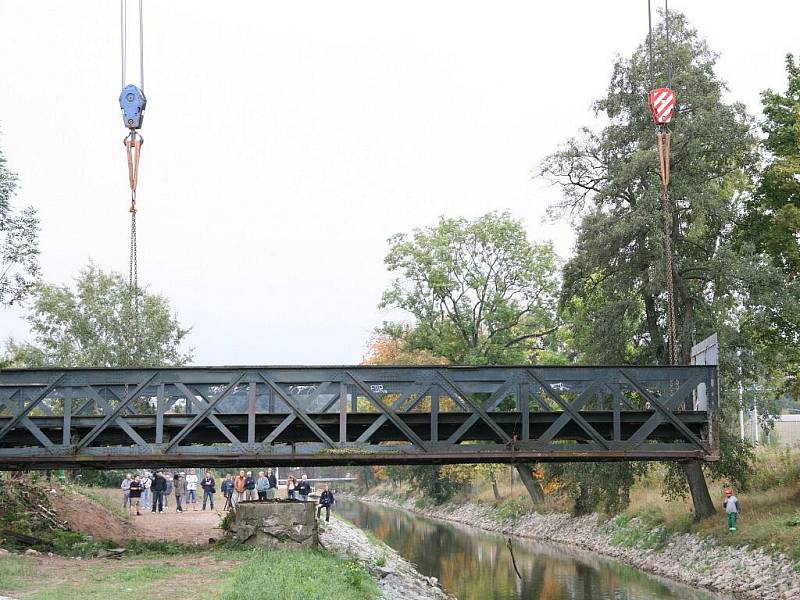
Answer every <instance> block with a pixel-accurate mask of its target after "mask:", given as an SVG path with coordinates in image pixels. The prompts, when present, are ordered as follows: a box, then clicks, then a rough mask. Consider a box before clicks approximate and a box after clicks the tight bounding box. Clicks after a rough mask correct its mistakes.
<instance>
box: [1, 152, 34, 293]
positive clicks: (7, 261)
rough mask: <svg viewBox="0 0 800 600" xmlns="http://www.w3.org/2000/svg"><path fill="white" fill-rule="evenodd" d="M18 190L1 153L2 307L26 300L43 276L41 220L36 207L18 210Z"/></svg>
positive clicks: (15, 180) (15, 179)
mask: <svg viewBox="0 0 800 600" xmlns="http://www.w3.org/2000/svg"><path fill="white" fill-rule="evenodd" d="M16 189H17V177H16V175H15V174H14V173H12V172H11V171H10V170H9V169H8V167H7V165H6V159H5V157H4V156H3V152H2V150H0V306H9V305H11V304H14V303H15V302H18V301H20V300H21V299H22V298H24V297H25V295H26V294H27V293H28V292H29V291H30V289H31V286H32V285H33V284H34V282H35V281H36V279H37V277H38V276H39V219H38V218H37V216H36V211H35V210H34V209H33V207H30V206H29V207H26V208H23V209H22V210H20V211H15V210H14V207H13V206H12V202H11V200H12V198H13V197H14V193H15V191H16Z"/></svg>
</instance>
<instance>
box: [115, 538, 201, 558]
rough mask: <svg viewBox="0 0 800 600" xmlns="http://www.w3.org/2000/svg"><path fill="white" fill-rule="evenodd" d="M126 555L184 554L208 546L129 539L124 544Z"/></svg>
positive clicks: (158, 555)
mask: <svg viewBox="0 0 800 600" xmlns="http://www.w3.org/2000/svg"><path fill="white" fill-rule="evenodd" d="M125 548H126V552H125V554H126V556H138V557H142V558H144V557H148V556H153V557H157V558H161V557H164V556H185V555H187V554H199V553H201V552H207V551H208V547H206V546H196V545H193V544H181V543H179V542H170V541H166V540H163V541H162V540H130V541H129V542H127V543H126V544H125Z"/></svg>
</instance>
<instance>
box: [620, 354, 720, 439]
mask: <svg viewBox="0 0 800 600" xmlns="http://www.w3.org/2000/svg"><path fill="white" fill-rule="evenodd" d="M619 371H620V373H622V376H623V377H624V378H625V379H627V380H628V381H629V382H630V384H631V385H632V386H633V387H634V388H636V391H637V392H639V393H640V394H641V395H642V396H643V397H644V399H645V400H647V401H648V402H649V403H650V404H651V405H652V406H654V407H655V408H656V409H657V410H658V412H657V413H656V414H654V415H653V416H652V417H650V418H649V419H648V420H647V422H646V423H645V424H644V425H642V426H641V427H640V428H639V430H638V431H636V433H634V434H633V436H631V438H630V440H631V441H633V442H634V443H635V445H637V446H638V445H640V444H641V443H642V442H643V441H644V440H645V439H646V438H647V436H648V435H650V433H652V432H653V430H655V428H656V427H658V425H660V424H661V423H662V422H664V421H669V422H670V423H672V425H673V426H674V427H675V428H676V429H677V430H678V431H680V432H681V434H683V435H684V436H685V437H686V439H687V440H689V441H690V442H691V443H693V444H694V445H696V446H697V447H698V448H700V449H701V450H703V451H704V452H706V453H707V454H710V453H711V451H710V450H709V449H708V447H707V446H706V445H705V444H704V443H703V442H702V441H700V439H698V437H697V436H696V435H695V434H694V433H692V432H691V430H690V429H689V428H688V427H686V425H684V424H683V422H681V420H680V419H678V418H677V417H676V416H675V415H674V414H673V412H672V411H673V409H674V408H675V407H674V404H675V403H677V402H678V401H680V400H683V399H685V398H686V396H687V395H688V394H689V393H690V392H691V390H693V389H694V387H695V386H696V385H697V383H699V382H700V380H701V379H702V377H693V378H691V379H689V380H688V381H685V382H684V383H683V385H682V386H680V387H679V388H678V389H677V390H676V391H675V392H674V393H673V394H672V395H670V397H669V398H667V400H666V402H661V401H660V400H658V399H657V398H656V397H655V396H653V394H651V393H650V392H649V390H648V389H647V388H645V387H644V386H643V385H642V383H641V382H640V381H639V380H638V379H636V378H635V377H634V376H633V375H631V374H630V373H628V372H627V371H626V369H620V370H619ZM659 413H661V414H659Z"/></svg>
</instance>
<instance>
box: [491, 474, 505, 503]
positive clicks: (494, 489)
mask: <svg viewBox="0 0 800 600" xmlns="http://www.w3.org/2000/svg"><path fill="white" fill-rule="evenodd" d="M492 492H493V493H494V499H495V500H496V501H497V502H500V500H502V499H503V497H502V496H501V495H500V490H498V489H497V478H496V477H495V476H494V475H492Z"/></svg>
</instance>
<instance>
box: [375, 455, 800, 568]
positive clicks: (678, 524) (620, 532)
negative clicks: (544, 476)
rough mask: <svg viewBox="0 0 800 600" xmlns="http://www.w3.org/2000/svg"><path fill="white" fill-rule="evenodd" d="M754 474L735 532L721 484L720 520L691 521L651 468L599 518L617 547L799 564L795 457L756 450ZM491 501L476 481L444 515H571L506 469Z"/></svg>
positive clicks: (798, 466)
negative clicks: (698, 546) (775, 556)
mask: <svg viewBox="0 0 800 600" xmlns="http://www.w3.org/2000/svg"><path fill="white" fill-rule="evenodd" d="M756 464H757V467H756V474H755V477H754V478H753V480H752V482H751V485H750V487H749V489H747V490H742V491H737V495H738V497H739V501H740V504H741V509H742V513H741V515H740V519H739V530H738V531H737V532H736V533H735V534H731V533H730V532H729V531H728V528H727V524H726V521H725V515H724V513H722V506H721V504H722V498H723V490H724V487H725V486H724V483H723V482H710V483H709V490H710V492H711V495H712V498H714V499H715V503H716V505H717V507H718V509H719V511H720V512H719V513H718V514H717V515H716V516H715V517H712V518H710V519H706V520H704V521H702V522H699V523H697V522H695V521H694V518H693V516H694V515H693V513H692V504H691V501H690V500H689V499H688V498H685V499H679V500H674V501H667V500H666V499H665V498H664V497H663V496H662V494H661V482H662V481H663V471H662V467H660V465H654V466H653V468H652V469H651V470H650V472H649V474H648V475H647V476H646V477H645V478H642V479H640V480H639V481H638V482H637V483H636V485H635V486H634V487H633V489H632V490H631V498H630V500H631V501H630V505H629V506H628V507H627V508H626V509H625V510H624V511H622V513H620V514H619V515H600V519H601V520H602V521H608V523H607V524H606V525H605V527H606V528H607V529H608V531H612V530H613V532H614V535H613V536H612V539H613V540H614V542H615V543H617V544H619V545H620V546H626V547H637V548H642V549H658V548H659V547H661V546H663V545H664V544H665V543H667V540H668V539H669V538H670V536H671V535H672V534H674V533H694V534H697V535H698V536H700V537H703V538H708V539H711V540H713V541H714V542H715V543H718V544H721V545H732V546H743V545H748V546H750V547H758V548H763V549H764V550H765V551H768V552H777V553H784V554H786V555H787V556H789V557H790V558H791V559H792V560H794V561H797V562H798V563H800V453H798V452H796V451H792V452H790V451H786V450H771V449H761V450H759V451H758V452H757V454H756ZM498 491H499V493H500V496H501V497H502V498H501V499H500V500H497V499H496V498H495V495H494V491H493V490H492V486H491V485H490V484H489V483H488V482H474V483H473V485H472V486H471V489H470V490H469V491H468V492H465V493H464V494H461V495H458V496H456V497H455V498H454V499H453V500H451V501H450V502H447V503H445V504H443V505H441V507H442V508H445V509H447V508H455V507H457V506H459V505H462V504H465V503H474V504H478V505H481V506H487V507H491V508H493V509H494V510H493V511H492V513H491V514H492V515H493V516H495V517H496V518H497V519H498V520H507V519H509V520H514V519H519V518H521V517H523V516H524V515H527V514H530V513H531V512H534V511H536V512H539V513H544V514H552V513H569V512H571V511H572V510H573V499H572V498H571V497H568V496H566V495H563V494H561V493H559V491H558V490H557V489H556V490H552V491H549V493H547V494H546V496H545V502H544V504H543V505H540V506H536V507H534V505H533V504H532V502H531V500H530V497H529V496H528V493H527V491H526V490H525V488H524V487H523V485H522V484H521V483H520V482H519V481H517V482H516V483H514V478H513V477H512V473H511V469H510V468H509V475H508V477H507V478H500V479H499V480H498ZM370 495H382V496H386V497H389V498H392V499H393V500H394V501H396V502H397V503H399V504H406V503H408V502H409V501H411V502H412V503H413V505H414V506H415V507H416V508H418V509H423V510H424V509H431V508H433V509H435V508H439V507H437V505H436V504H435V503H434V501H433V500H432V499H431V498H429V497H425V496H420V495H418V494H417V493H416V492H415V491H414V490H413V489H412V488H411V487H410V486H409V484H408V483H406V484H405V485H403V486H402V487H393V486H392V485H391V484H389V483H386V482H384V483H381V484H380V485H378V486H377V487H374V488H372V489H370Z"/></svg>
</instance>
